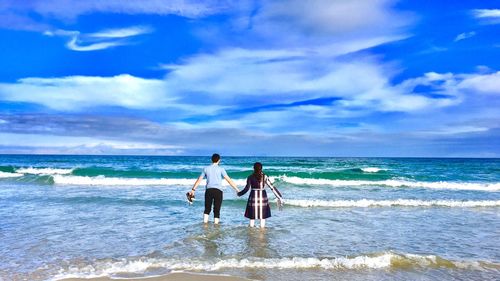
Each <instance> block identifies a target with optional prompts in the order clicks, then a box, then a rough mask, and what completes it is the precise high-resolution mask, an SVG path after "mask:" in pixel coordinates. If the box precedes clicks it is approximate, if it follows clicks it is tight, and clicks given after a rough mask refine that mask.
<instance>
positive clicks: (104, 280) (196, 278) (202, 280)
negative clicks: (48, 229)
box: [57, 272, 252, 281]
mask: <svg viewBox="0 0 500 281" xmlns="http://www.w3.org/2000/svg"><path fill="white" fill-rule="evenodd" d="M57 281H252V279H247V278H242V277H237V276H231V275H220V274H206V273H205V274H202V273H200V274H198V273H186V272H174V273H169V274H166V275H159V276H152V277H135V278H111V277H108V276H103V277H91V278H85V277H78V278H65V279H58V280H57Z"/></svg>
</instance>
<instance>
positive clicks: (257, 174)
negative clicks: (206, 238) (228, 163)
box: [187, 154, 283, 228]
mask: <svg viewBox="0 0 500 281" xmlns="http://www.w3.org/2000/svg"><path fill="white" fill-rule="evenodd" d="M219 163H220V155H219V154H214V155H212V165H210V166H207V167H205V168H204V169H203V171H202V172H201V175H200V176H199V177H198V179H197V180H196V182H195V183H194V185H193V188H192V189H191V191H189V192H188V193H187V196H188V200H190V198H194V194H195V191H196V188H198V185H199V184H200V182H201V181H202V180H203V179H204V178H206V179H207V184H206V190H205V211H204V212H203V222H204V223H208V218H209V214H210V211H211V209H212V205H213V211H214V223H215V224H218V223H219V221H220V208H221V206H222V199H223V192H222V179H223V178H224V179H225V180H226V181H227V182H228V183H229V185H230V186H231V187H232V188H233V189H234V190H235V191H236V192H237V194H238V196H242V195H244V194H245V193H247V192H248V191H249V190H250V196H249V197H248V202H247V207H246V210H245V217H246V218H248V219H250V226H251V227H253V226H255V220H256V219H258V220H260V227H262V228H264V227H265V226H266V219H267V218H269V217H270V216H271V208H270V206H269V200H268V198H267V193H266V190H265V187H266V185H267V186H268V187H269V188H270V189H271V191H272V192H273V193H274V195H275V196H276V198H277V199H278V205H279V206H280V208H281V206H282V205H283V197H282V196H281V193H280V192H279V191H278V189H277V188H276V187H274V186H273V185H272V184H271V182H270V180H269V178H268V177H267V176H266V175H265V174H264V173H263V171H262V164H261V163H259V162H256V163H255V164H254V165H253V174H251V175H250V176H249V177H248V178H247V184H246V186H245V188H244V189H243V190H241V191H240V190H239V189H238V187H237V186H236V184H235V183H234V182H233V180H232V179H231V178H230V177H229V176H228V175H227V173H226V170H224V168H222V167H221V166H219Z"/></svg>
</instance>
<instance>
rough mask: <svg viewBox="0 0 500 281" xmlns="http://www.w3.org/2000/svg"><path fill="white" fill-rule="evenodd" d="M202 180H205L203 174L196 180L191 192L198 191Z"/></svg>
mask: <svg viewBox="0 0 500 281" xmlns="http://www.w3.org/2000/svg"><path fill="white" fill-rule="evenodd" d="M202 180H203V175H201V176H199V177H198V179H197V180H196V182H195V183H194V185H193V188H191V191H190V192H189V193H191V194H194V192H195V191H196V188H197V187H198V185H199V184H200V182H201V181H202Z"/></svg>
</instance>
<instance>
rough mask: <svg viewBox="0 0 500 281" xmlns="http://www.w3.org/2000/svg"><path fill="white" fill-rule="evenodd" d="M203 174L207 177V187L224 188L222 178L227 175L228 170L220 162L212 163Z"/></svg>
mask: <svg viewBox="0 0 500 281" xmlns="http://www.w3.org/2000/svg"><path fill="white" fill-rule="evenodd" d="M201 176H203V177H204V178H206V179H207V185H206V187H207V188H217V189H221V190H222V179H223V178H224V177H227V173H226V170H224V168H222V167H220V166H219V165H218V164H212V165H210V166H207V167H205V168H204V169H203V172H202V173H201Z"/></svg>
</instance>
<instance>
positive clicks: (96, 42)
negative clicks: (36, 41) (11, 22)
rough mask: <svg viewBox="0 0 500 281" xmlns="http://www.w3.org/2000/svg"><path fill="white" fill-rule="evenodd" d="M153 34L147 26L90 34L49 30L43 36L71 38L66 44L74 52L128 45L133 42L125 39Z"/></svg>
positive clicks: (106, 30)
mask: <svg viewBox="0 0 500 281" xmlns="http://www.w3.org/2000/svg"><path fill="white" fill-rule="evenodd" d="M151 32H153V30H152V28H150V27H147V26H131V27H126V28H114V29H105V30H101V31H98V32H95V33H89V34H81V33H80V32H79V31H70V30H55V31H50V30H48V31H45V32H44V33H43V34H44V35H46V36H63V37H69V38H70V39H69V41H68V42H67V43H66V47H67V48H68V49H70V50H73V51H97V50H104V49H108V48H112V47H116V46H123V45H128V44H130V43H131V42H129V41H127V40H125V38H128V37H134V36H138V35H143V34H147V33H151Z"/></svg>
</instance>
